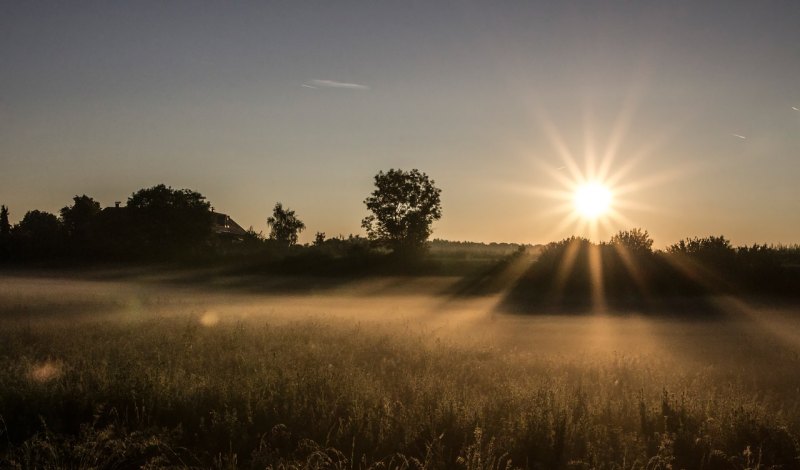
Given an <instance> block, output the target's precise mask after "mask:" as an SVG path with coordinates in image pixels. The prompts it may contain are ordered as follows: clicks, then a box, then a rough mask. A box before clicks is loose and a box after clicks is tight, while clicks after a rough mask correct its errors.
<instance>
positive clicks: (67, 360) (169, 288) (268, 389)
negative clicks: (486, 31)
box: [0, 273, 800, 469]
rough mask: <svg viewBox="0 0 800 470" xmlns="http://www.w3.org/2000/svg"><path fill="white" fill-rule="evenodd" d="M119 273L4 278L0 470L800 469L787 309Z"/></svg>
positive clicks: (429, 282)
mask: <svg viewBox="0 0 800 470" xmlns="http://www.w3.org/2000/svg"><path fill="white" fill-rule="evenodd" d="M111 274H113V273H101V274H97V275H88V274H86V275H80V276H68V275H65V274H64V273H59V274H58V275H53V276H47V275H44V274H41V273H40V274H37V275H36V276H31V275H25V274H14V275H12V274H5V275H2V277H1V278H0V466H2V467H11V468H160V467H177V468H191V467H197V468H268V467H272V468H341V469H344V468H348V469H351V468H467V469H490V468H516V467H521V468H535V469H557V468H570V469H588V468H617V469H667V468H703V469H728V468H730V469H755V468H762V469H766V468H783V469H791V468H800V460H798V457H799V456H800V446H799V445H798V437H800V374H798V371H800V316H798V313H800V312H798V308H797V307H796V306H794V305H782V306H775V305H766V304H760V303H757V302H755V301H752V300H749V301H746V300H742V299H735V298H732V297H718V298H713V299H711V301H713V302H714V303H715V304H716V305H718V307H719V310H720V311H722V312H724V314H723V315H719V316H717V317H714V318H713V319H705V320H692V319H691V315H688V314H687V313H691V312H686V311H676V312H674V315H668V314H667V315H663V314H662V315H659V316H651V315H644V314H642V313H640V312H635V311H634V312H604V313H601V314H586V315H561V316H555V315H545V314H541V315H510V314H504V313H501V312H500V311H498V310H497V309H496V308H495V307H496V305H497V303H498V302H499V299H500V295H501V294H491V295H485V296H473V297H457V296H449V295H443V294H442V293H445V292H452V291H453V289H452V288H453V285H454V283H455V282H456V281H455V280H454V279H451V278H447V277H431V278H390V277H386V278H381V279H372V280H360V281H354V282H350V283H345V284H333V283H331V282H329V281H320V282H318V283H314V282H311V281H305V283H304V284H303V286H304V287H303V288H302V289H299V288H296V282H294V283H293V282H290V281H287V282H285V283H279V282H273V284H269V283H266V282H265V283H264V284H256V283H253V282H241V283H234V282H229V283H226V284H213V283H206V282H199V281H198V282H194V283H192V282H176V281H175V280H174V279H173V278H170V277H169V276H166V275H165V276H159V275H141V276H134V275H131V274H130V273H127V274H125V275H124V276H123V275H121V276H117V277H116V280H113V279H115V276H113V275H111ZM684 308H690V305H686V306H684Z"/></svg>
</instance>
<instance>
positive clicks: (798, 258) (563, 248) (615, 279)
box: [508, 228, 800, 308]
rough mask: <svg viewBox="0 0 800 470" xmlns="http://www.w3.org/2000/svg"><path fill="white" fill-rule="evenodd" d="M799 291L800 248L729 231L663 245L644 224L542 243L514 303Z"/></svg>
mask: <svg viewBox="0 0 800 470" xmlns="http://www.w3.org/2000/svg"><path fill="white" fill-rule="evenodd" d="M741 292H748V293H756V294H758V293H762V294H766V295H774V294H781V295H784V294H788V295H796V294H800V247H798V246H797V245H795V246H774V245H759V244H754V245H750V246H733V245H732V244H731V242H730V240H728V239H727V238H725V237H724V236H707V237H694V238H686V239H683V240H680V241H678V242H677V243H674V244H672V245H670V246H668V247H667V248H666V249H664V250H653V240H652V239H651V238H650V236H649V234H648V232H647V231H646V230H642V229H638V228H636V229H632V230H624V231H620V232H619V233H617V234H616V235H614V236H613V237H612V238H611V239H610V240H609V241H608V242H601V243H594V242H591V241H590V240H587V239H585V238H579V237H570V238H567V239H564V240H561V241H559V242H553V243H550V244H548V245H546V246H544V247H543V248H542V250H541V252H540V254H539V257H538V258H537V260H536V261H535V262H534V263H533V264H532V265H531V267H530V269H528V270H527V271H526V272H525V274H524V275H523V276H522V277H521V278H520V279H519V280H518V282H517V283H516V285H515V287H514V288H513V289H512V292H511V294H510V295H509V299H508V300H509V302H511V303H516V304H526V303H530V302H534V303H538V304H541V303H550V304H552V305H553V306H561V307H567V308H569V307H571V306H572V307H583V306H585V305H589V304H593V305H597V304H603V303H607V304H608V305H610V306H617V307H619V306H624V305H625V304H628V305H629V306H631V307H638V306H644V305H645V304H646V303H647V302H649V301H658V300H659V299H665V298H670V299H677V298H681V297H691V296H696V295H705V294H709V293H718V294H735V293H741Z"/></svg>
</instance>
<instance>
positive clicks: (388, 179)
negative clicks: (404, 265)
mask: <svg viewBox="0 0 800 470" xmlns="http://www.w3.org/2000/svg"><path fill="white" fill-rule="evenodd" d="M441 192H442V191H441V190H440V189H439V188H437V187H436V186H435V182H434V181H433V180H432V179H430V178H428V175H426V174H425V173H423V172H421V171H419V170H417V169H413V170H411V171H403V170H395V169H390V170H389V171H387V172H385V173H384V172H383V171H380V172H378V174H377V175H375V190H374V191H373V192H372V194H371V195H370V196H369V197H368V198H366V199H365V200H364V204H366V206H367V209H368V210H369V211H370V212H372V214H371V215H369V216H367V217H365V218H364V219H363V221H362V222H361V225H362V227H364V229H365V230H366V231H367V236H368V237H369V239H370V240H373V241H376V242H378V243H381V244H383V245H385V246H387V247H389V248H391V249H392V250H394V251H409V250H412V251H413V250H418V249H420V248H422V246H423V245H424V243H425V241H426V240H427V239H428V237H429V236H430V235H431V233H432V229H431V225H432V224H433V222H434V221H436V220H439V219H440V218H441V217H442V205H441V199H440V194H441Z"/></svg>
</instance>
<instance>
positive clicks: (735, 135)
mask: <svg viewBox="0 0 800 470" xmlns="http://www.w3.org/2000/svg"><path fill="white" fill-rule="evenodd" d="M731 135H732V136H734V137H738V138H740V139H746V138H747V137H745V136H743V135H741V134H731Z"/></svg>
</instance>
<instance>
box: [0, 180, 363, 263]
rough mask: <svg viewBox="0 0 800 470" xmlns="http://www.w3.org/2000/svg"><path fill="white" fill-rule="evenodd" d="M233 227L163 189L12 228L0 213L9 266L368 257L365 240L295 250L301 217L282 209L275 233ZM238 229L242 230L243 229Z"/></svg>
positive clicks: (192, 198)
mask: <svg viewBox="0 0 800 470" xmlns="http://www.w3.org/2000/svg"><path fill="white" fill-rule="evenodd" d="M220 217H222V220H223V221H225V220H229V219H227V217H226V216H225V215H224V214H217V213H215V212H213V210H212V207H211V204H210V202H209V201H208V200H206V198H205V197H204V196H203V195H202V194H200V193H199V192H196V191H193V190H190V189H173V188H171V187H168V186H165V185H163V184H159V185H156V186H153V187H151V188H145V189H140V190H138V191H136V192H134V193H133V194H132V195H131V196H130V197H129V198H128V200H127V202H126V203H125V204H124V205H123V204H120V203H117V204H116V205H115V206H112V207H105V208H103V207H101V206H100V203H99V202H97V201H96V200H95V199H93V198H92V197H89V196H86V195H81V196H75V197H74V198H73V200H72V204H69V205H67V206H64V207H63V208H62V209H61V210H60V211H59V213H58V214H53V213H49V212H45V211H40V210H31V211H28V212H26V213H25V215H24V216H23V217H22V219H21V220H20V221H19V223H17V224H14V225H13V226H12V225H11V224H10V223H9V210H8V208H7V207H6V206H4V205H3V206H0V262H3V263H5V264H15V265H28V264H48V265H57V264H76V263H77V264H91V263H94V262H123V263H129V262H144V263H149V262H172V261H175V262H202V261H209V260H220V259H237V258H256V259H261V260H264V259H275V258H284V257H286V256H291V255H298V254H301V252H302V251H303V249H304V248H306V249H310V250H307V251H313V252H314V253H316V254H317V255H328V256H340V257H341V256H347V255H355V254H359V253H364V252H367V251H369V249H370V247H371V244H370V242H369V240H367V239H366V238H363V237H360V236H353V235H350V236H349V237H342V236H339V237H335V238H327V237H326V236H325V234H324V233H317V236H316V238H315V241H314V243H313V245H310V246H296V243H297V235H298V233H299V232H300V231H301V230H302V229H304V228H305V225H304V224H303V223H302V222H300V221H299V219H297V217H296V216H295V214H294V211H291V210H289V209H285V208H283V207H282V205H281V204H280V203H278V204H276V206H275V210H274V212H273V214H272V216H271V217H269V218H268V219H267V221H268V224H269V226H270V227H271V229H272V230H271V233H270V234H269V235H268V236H264V235H263V234H261V233H260V232H256V231H254V230H253V229H252V228H251V229H249V230H236V231H232V230H227V229H226V227H225V226H223V225H220V224H219V221H220ZM237 228H239V227H238V226H237Z"/></svg>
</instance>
